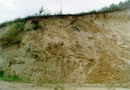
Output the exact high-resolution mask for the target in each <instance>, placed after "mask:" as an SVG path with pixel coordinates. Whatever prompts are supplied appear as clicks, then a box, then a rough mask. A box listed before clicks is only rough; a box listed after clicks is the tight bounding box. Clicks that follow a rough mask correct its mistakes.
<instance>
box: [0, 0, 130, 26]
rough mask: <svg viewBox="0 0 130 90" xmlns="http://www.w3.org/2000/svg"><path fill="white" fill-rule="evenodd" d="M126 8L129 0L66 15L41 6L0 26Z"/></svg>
mask: <svg viewBox="0 0 130 90" xmlns="http://www.w3.org/2000/svg"><path fill="white" fill-rule="evenodd" d="M127 8H130V0H126V1H124V2H122V1H121V2H119V3H118V4H111V5H110V6H106V7H103V8H101V9H99V10H92V11H90V12H81V13H76V14H66V15H64V14H62V10H61V11H60V12H58V13H55V14H51V12H49V11H48V10H46V9H44V8H43V7H42V8H41V9H40V10H39V14H37V13H36V14H35V15H31V16H27V17H25V18H17V19H15V20H12V21H7V22H3V23H1V24H0V28H3V27H5V26H7V25H9V24H12V23H16V22H26V21H27V20H28V19H30V18H40V17H52V16H67V15H71V16H76V15H84V14H96V13H106V12H113V11H116V10H122V9H127ZM42 13H43V14H42Z"/></svg>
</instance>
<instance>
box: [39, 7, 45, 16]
mask: <svg viewBox="0 0 130 90" xmlns="http://www.w3.org/2000/svg"><path fill="white" fill-rule="evenodd" d="M43 12H44V9H43V7H41V9H40V10H39V15H41V14H42V13H43Z"/></svg>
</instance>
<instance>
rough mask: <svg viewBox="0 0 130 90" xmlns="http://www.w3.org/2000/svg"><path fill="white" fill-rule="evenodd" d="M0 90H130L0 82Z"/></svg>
mask: <svg viewBox="0 0 130 90" xmlns="http://www.w3.org/2000/svg"><path fill="white" fill-rule="evenodd" d="M0 90H130V88H118V87H110V86H91V85H89V86H86V85H43V86H38V85H35V84H29V83H12V82H6V81H0Z"/></svg>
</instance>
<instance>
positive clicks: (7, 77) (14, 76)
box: [0, 70, 23, 82]
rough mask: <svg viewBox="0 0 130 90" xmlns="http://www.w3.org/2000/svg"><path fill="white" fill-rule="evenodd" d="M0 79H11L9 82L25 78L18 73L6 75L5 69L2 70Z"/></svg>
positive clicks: (20, 80)
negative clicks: (17, 74)
mask: <svg viewBox="0 0 130 90" xmlns="http://www.w3.org/2000/svg"><path fill="white" fill-rule="evenodd" d="M0 80H4V81H9V82H22V81H23V79H22V78H20V77H18V76H16V75H9V76H8V75H5V74H4V71H3V70H0Z"/></svg>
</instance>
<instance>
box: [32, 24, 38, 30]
mask: <svg viewBox="0 0 130 90" xmlns="http://www.w3.org/2000/svg"><path fill="white" fill-rule="evenodd" d="M38 28H40V24H34V25H33V27H32V29H34V30H36V29H38Z"/></svg>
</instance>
